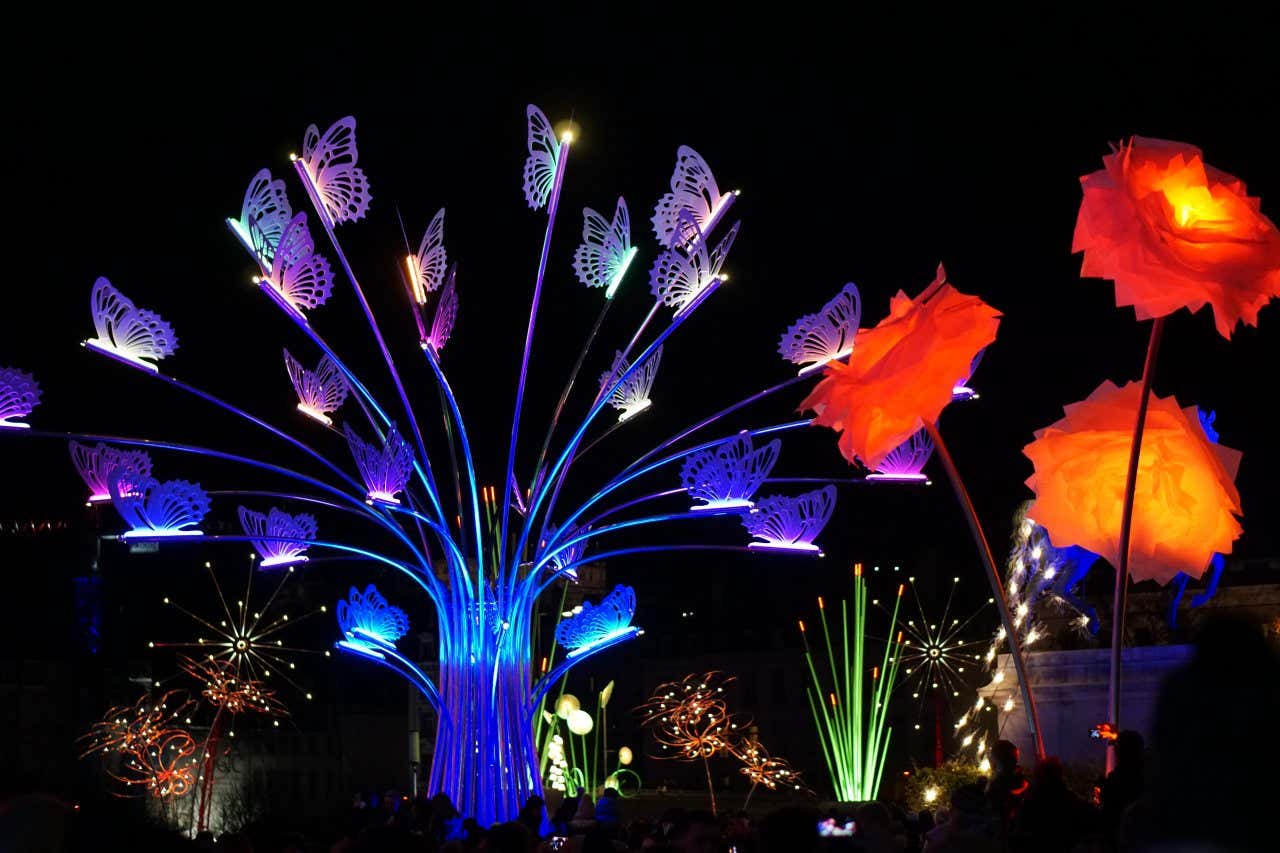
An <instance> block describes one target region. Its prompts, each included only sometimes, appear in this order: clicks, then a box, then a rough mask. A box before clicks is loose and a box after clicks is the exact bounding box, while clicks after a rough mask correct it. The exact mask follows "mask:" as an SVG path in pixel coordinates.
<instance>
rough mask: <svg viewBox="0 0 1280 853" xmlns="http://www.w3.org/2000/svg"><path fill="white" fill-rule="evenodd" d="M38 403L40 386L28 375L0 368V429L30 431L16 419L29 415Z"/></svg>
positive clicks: (16, 370)
mask: <svg viewBox="0 0 1280 853" xmlns="http://www.w3.org/2000/svg"><path fill="white" fill-rule="evenodd" d="M39 403H40V386H39V385H38V384H37V383H36V380H35V377H33V376H32V375H31V374H30V373H25V372H23V371H21V370H18V369H17V368H16V367H0V429H30V428H31V424H28V423H23V422H22V421H20V420H17V418H24V417H26V416H27V415H29V414H31V410H32V409H34V408H35V407H36V406H37V405H39Z"/></svg>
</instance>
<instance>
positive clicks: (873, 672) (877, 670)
mask: <svg viewBox="0 0 1280 853" xmlns="http://www.w3.org/2000/svg"><path fill="white" fill-rule="evenodd" d="M879 677H880V667H878V666H873V667H871V680H872V681H875V680H876V679H877V678H879Z"/></svg>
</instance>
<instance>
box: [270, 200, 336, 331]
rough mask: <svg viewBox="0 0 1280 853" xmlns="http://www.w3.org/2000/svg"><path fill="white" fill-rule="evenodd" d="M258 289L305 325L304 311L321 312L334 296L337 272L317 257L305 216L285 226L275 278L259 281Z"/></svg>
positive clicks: (274, 264)
mask: <svg viewBox="0 0 1280 853" xmlns="http://www.w3.org/2000/svg"><path fill="white" fill-rule="evenodd" d="M258 286H259V287H261V288H262V290H263V291H264V292H265V293H266V294H267V295H268V296H270V297H271V298H272V299H274V300H275V302H276V304H277V305H279V306H280V307H281V308H283V309H284V310H285V312H286V313H288V314H290V315H292V316H293V318H294V319H296V320H298V321H299V322H302V323H306V322H307V318H306V315H305V314H303V313H302V310H303V309H304V308H305V309H308V310H310V309H312V308H319V307H320V306H321V305H323V304H324V303H325V301H326V300H327V299H328V298H329V296H330V294H332V293H333V271H332V270H331V269H330V268H329V262H328V261H327V260H326V259H325V257H324V256H323V255H320V254H317V253H316V244H315V241H314V240H313V239H311V229H309V228H307V215H306V214H305V213H299V214H298V215H297V216H295V217H293V219H291V220H289V224H288V225H286V226H285V229H284V235H283V236H281V238H280V245H278V246H277V247H276V252H275V257H274V258H273V259H272V261H271V275H270V276H269V277H268V278H264V279H260V280H258Z"/></svg>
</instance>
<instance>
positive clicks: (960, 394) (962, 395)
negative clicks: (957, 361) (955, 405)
mask: <svg viewBox="0 0 1280 853" xmlns="http://www.w3.org/2000/svg"><path fill="white" fill-rule="evenodd" d="M985 352H986V350H985V349H983V350H978V354H977V355H975V356H974V357H973V361H972V362H971V363H970V364H969V373H968V374H967V375H965V376H964V377H962V378H961V379H959V380H958V381H957V382H956V384H955V386H954V387H952V389H951V398H952V399H953V400H957V401H959V400H973V399H976V398H977V396H978V392H977V391H974V390H973V389H972V388H970V387H969V380H970V379H972V378H973V374H974V372H975V371H976V370H977V369H978V363H979V362H981V361H982V355H983V353H985Z"/></svg>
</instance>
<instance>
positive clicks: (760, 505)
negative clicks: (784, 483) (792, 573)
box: [742, 486, 836, 553]
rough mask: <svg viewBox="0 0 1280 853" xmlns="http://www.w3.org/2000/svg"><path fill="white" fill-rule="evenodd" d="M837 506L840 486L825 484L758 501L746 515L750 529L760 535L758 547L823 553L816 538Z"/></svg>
mask: <svg viewBox="0 0 1280 853" xmlns="http://www.w3.org/2000/svg"><path fill="white" fill-rule="evenodd" d="M835 507H836V487H835V486H824V487H823V488H821V489H818V490H817V491H813V492H807V493H805V494H803V495H800V496H798V497H794V498H789V497H783V496H781V495H772V496H770V497H767V498H762V499H760V500H758V501H756V505H755V508H754V509H753V510H751V511H750V512H748V513H745V514H744V515H743V516H742V525H743V526H744V527H746V528H747V532H748V533H750V534H751V535H752V536H754V537H755V538H756V539H759V540H760V541H759V542H752V543H751V544H750V546H748V547H750V548H752V549H754V550H770V551H811V552H817V553H820V552H821V551H820V549H819V548H818V546H817V545H814V544H813V540H814V539H816V538H817V536H818V534H819V533H821V532H822V528H823V527H825V526H826V524H827V521H828V520H830V518H831V513H832V511H834V510H835Z"/></svg>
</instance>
